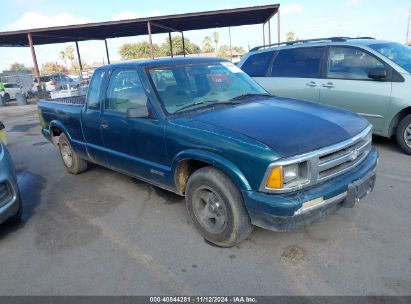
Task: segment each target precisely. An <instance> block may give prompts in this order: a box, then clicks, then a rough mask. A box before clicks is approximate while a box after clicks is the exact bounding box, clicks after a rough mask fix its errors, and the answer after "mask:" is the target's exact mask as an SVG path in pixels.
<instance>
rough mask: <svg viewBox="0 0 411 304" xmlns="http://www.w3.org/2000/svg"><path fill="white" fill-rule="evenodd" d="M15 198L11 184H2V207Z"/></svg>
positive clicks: (0, 196)
mask: <svg viewBox="0 0 411 304" xmlns="http://www.w3.org/2000/svg"><path fill="white" fill-rule="evenodd" d="M12 198H13V192H12V191H11V187H10V185H9V183H7V182H3V183H0V207H3V206H4V205H6V204H7V203H8V202H10V201H11V199H12Z"/></svg>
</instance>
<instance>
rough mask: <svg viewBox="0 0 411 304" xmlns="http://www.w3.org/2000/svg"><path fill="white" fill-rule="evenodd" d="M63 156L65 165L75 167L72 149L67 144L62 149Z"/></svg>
mask: <svg viewBox="0 0 411 304" xmlns="http://www.w3.org/2000/svg"><path fill="white" fill-rule="evenodd" d="M61 156H62V157H63V161H64V164H65V165H66V166H67V167H69V168H70V167H71V166H72V165H73V155H72V153H71V149H70V147H69V146H68V145H67V144H65V143H64V144H63V145H62V147H61Z"/></svg>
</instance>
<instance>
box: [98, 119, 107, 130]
mask: <svg viewBox="0 0 411 304" xmlns="http://www.w3.org/2000/svg"><path fill="white" fill-rule="evenodd" d="M100 127H102V128H103V129H107V128H108V122H107V121H106V120H102V121H101V122H100Z"/></svg>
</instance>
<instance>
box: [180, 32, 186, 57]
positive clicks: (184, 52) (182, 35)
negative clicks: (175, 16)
mask: <svg viewBox="0 0 411 304" xmlns="http://www.w3.org/2000/svg"><path fill="white" fill-rule="evenodd" d="M181 39H182V40H183V55H184V57H186V45H185V42H184V32H181Z"/></svg>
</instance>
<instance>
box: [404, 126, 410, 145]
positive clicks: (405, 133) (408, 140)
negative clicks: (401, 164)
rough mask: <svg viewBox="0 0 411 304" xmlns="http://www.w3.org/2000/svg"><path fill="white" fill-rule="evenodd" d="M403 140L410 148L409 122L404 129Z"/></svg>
mask: <svg viewBox="0 0 411 304" xmlns="http://www.w3.org/2000/svg"><path fill="white" fill-rule="evenodd" d="M404 141H405V143H406V144H407V146H408V147H410V148H411V124H409V125H408V126H407V128H405V130H404Z"/></svg>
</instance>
